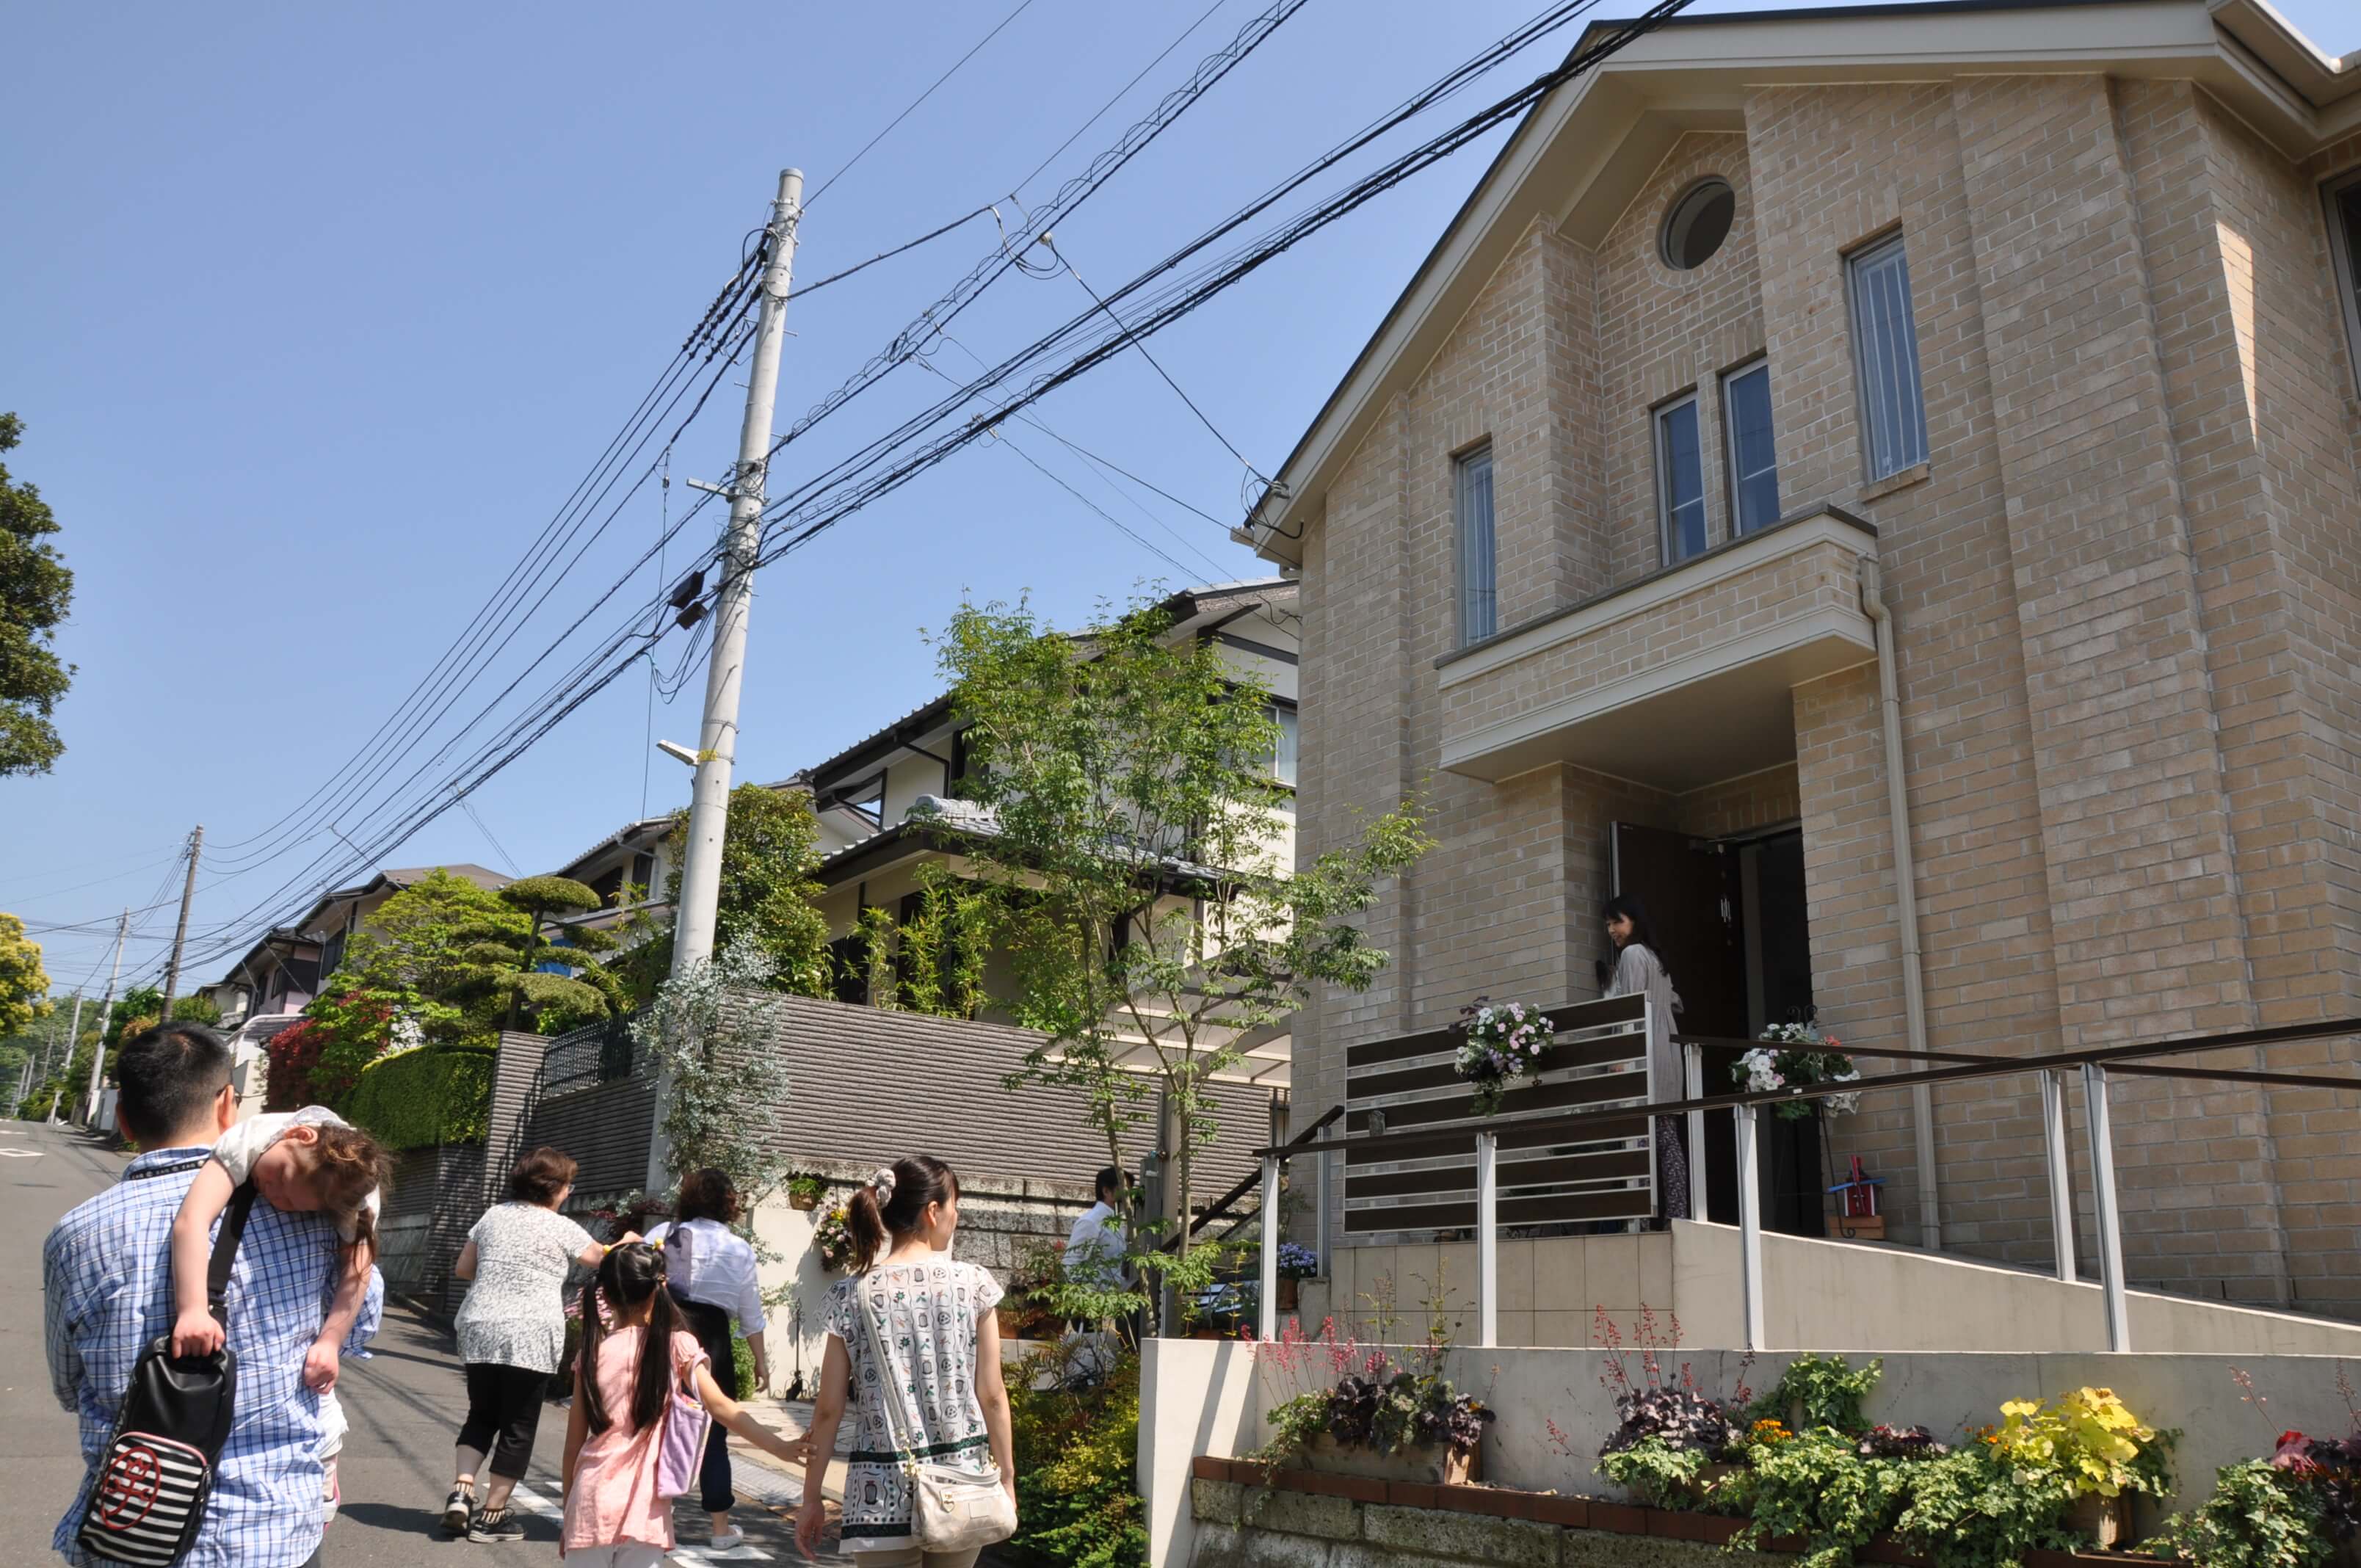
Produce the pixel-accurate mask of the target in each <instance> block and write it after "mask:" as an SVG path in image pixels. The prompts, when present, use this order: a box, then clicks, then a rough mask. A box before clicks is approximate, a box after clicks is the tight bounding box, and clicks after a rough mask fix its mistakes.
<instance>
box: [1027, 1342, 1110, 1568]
mask: <svg viewBox="0 0 2361 1568" xmlns="http://www.w3.org/2000/svg"><path fill="white" fill-rule="evenodd" d="M1072 1372H1073V1368H1072V1367H1071V1365H1069V1364H1068V1363H1067V1362H1066V1361H1065V1360H1064V1359H1063V1358H1062V1357H1060V1354H1059V1353H1057V1352H1056V1351H1048V1352H1044V1353H1043V1354H1040V1355H1038V1356H1034V1357H1031V1358H1028V1359H1027V1360H1025V1361H1022V1362H1019V1363H1017V1364H1016V1365H1015V1366H1012V1367H1011V1368H1009V1373H1008V1401H1009V1411H1010V1418H1011V1421H1012V1426H1013V1431H1012V1436H1013V1438H1014V1446H1015V1448H1016V1517H1017V1519H1018V1521H1019V1522H1018V1528H1017V1531H1016V1535H1015V1536H1014V1537H1013V1538H1011V1539H1010V1540H1009V1541H1008V1542H1007V1543H1006V1544H1005V1545H1003V1546H997V1547H994V1549H993V1554H994V1557H995V1558H998V1559H999V1560H1000V1561H1002V1562H1003V1563H1013V1564H1016V1565H1017V1568H1052V1565H1055V1568H1140V1565H1142V1564H1144V1563H1146V1562H1147V1561H1148V1524H1147V1517H1148V1511H1147V1505H1146V1504H1144V1503H1143V1502H1141V1500H1140V1497H1139V1482H1138V1475H1137V1455H1138V1453H1139V1361H1138V1358H1137V1356H1131V1355H1126V1356H1124V1357H1122V1358H1121V1359H1120V1360H1119V1361H1117V1362H1116V1363H1115V1365H1113V1366H1112V1367H1111V1368H1110V1369H1109V1370H1108V1372H1107V1374H1106V1376H1104V1378H1103V1379H1101V1380H1099V1381H1097V1382H1094V1383H1084V1382H1082V1380H1081V1379H1078V1378H1076V1377H1075V1376H1072V1375H1071V1374H1072Z"/></svg>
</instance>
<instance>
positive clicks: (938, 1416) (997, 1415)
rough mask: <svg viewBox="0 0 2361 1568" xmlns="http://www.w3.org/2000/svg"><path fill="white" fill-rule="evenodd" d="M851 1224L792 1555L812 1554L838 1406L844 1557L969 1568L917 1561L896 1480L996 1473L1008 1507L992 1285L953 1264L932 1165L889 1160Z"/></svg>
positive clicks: (904, 1483)
mask: <svg viewBox="0 0 2361 1568" xmlns="http://www.w3.org/2000/svg"><path fill="white" fill-rule="evenodd" d="M849 1210H850V1218H851V1230H852V1239H853V1277H852V1278H850V1279H847V1280H843V1281H841V1282H840V1283H839V1284H838V1285H837V1286H836V1287H835V1288H834V1289H833V1290H831V1291H830V1292H829V1302H828V1350H827V1354H826V1356H825V1358H824V1360H823V1361H822V1363H821V1366H820V1381H819V1398H818V1400H817V1401H816V1403H815V1404H814V1406H813V1409H812V1428H811V1434H810V1437H809V1439H808V1441H809V1443H810V1447H811V1456H810V1458H808V1459H807V1461H806V1462H805V1464H806V1466H807V1471H806V1475H805V1477H804V1501H803V1507H802V1508H801V1509H800V1510H798V1511H797V1513H796V1546H797V1547H798V1548H800V1549H801V1550H802V1552H803V1554H804V1555H805V1556H806V1557H811V1556H813V1554H814V1552H815V1551H816V1549H817V1548H818V1545H819V1537H820V1528H821V1525H822V1522H823V1517H824V1516H823V1514H822V1511H821V1507H820V1483H821V1482H822V1480H823V1479H825V1477H826V1475H827V1469H828V1456H829V1454H831V1453H834V1452H835V1450H836V1432H837V1428H838V1426H839V1425H840V1423H841V1422H842V1421H843V1420H844V1415H845V1409H846V1407H847V1406H848V1404H849V1405H850V1406H851V1409H852V1416H853V1436H852V1453H851V1463H850V1467H849V1469H848V1470H847V1472H846V1475H845V1482H844V1539H843V1549H844V1550H845V1551H846V1552H850V1553H851V1554H852V1557H853V1561H854V1562H855V1563H858V1564H859V1565H860V1568H970V1565H971V1564H972V1563H974V1562H975V1559H976V1556H977V1552H976V1551H975V1550H973V1549H971V1550H969V1551H966V1552H922V1551H921V1550H920V1549H919V1547H918V1544H917V1537H916V1536H915V1535H914V1534H913V1532H912V1526H911V1515H910V1499H911V1491H912V1488H911V1483H910V1477H909V1475H908V1473H907V1471H906V1468H905V1466H906V1465H907V1464H910V1463H912V1462H914V1461H917V1460H923V1461H925V1462H926V1463H927V1464H934V1465H947V1466H950V1467H952V1468H955V1469H960V1470H969V1471H972V1472H974V1473H975V1474H977V1475H990V1474H992V1473H993V1472H994V1470H997V1472H998V1474H999V1476H1000V1483H1001V1485H1002V1486H1005V1487H1006V1488H1007V1491H1008V1496H1009V1498H1010V1500H1011V1502H1012V1504H1013V1503H1014V1501H1015V1499H1016V1453H1015V1451H1014V1449H1013V1447H1012V1446H1011V1442H1010V1436H1009V1420H1008V1389H1007V1386H1006V1385H1005V1383H1003V1382H1002V1380H1001V1373H1000V1330H999V1327H998V1325H997V1322H996V1321H995V1320H994V1317H993V1308H994V1306H995V1305H997V1304H998V1302H999V1300H1000V1297H1001V1289H1000V1284H999V1282H998V1281H997V1280H995V1279H994V1278H993V1277H992V1276H991V1275H990V1274H988V1273H986V1272H985V1271H984V1270H983V1269H981V1268H979V1267H977V1266H975V1265H973V1264H972V1263H961V1262H959V1261H957V1260H956V1259H954V1258H953V1257H952V1256H951V1255H950V1253H951V1240H952V1237H953V1234H955V1233H956V1232H957V1230H958V1229H959V1178H958V1177H956V1176H954V1175H953V1174H951V1168H950V1167H949V1166H947V1165H945V1164H944V1163H943V1162H942V1161H940V1160H939V1159H934V1158H931V1157H928V1156H925V1155H919V1156H916V1157H912V1158H908V1159H898V1160H895V1162H894V1163H893V1164H892V1165H890V1166H887V1167H886V1168H884V1169H882V1170H880V1171H878V1172H877V1174H876V1175H875V1176H873V1177H872V1178H870V1180H869V1184H868V1185H867V1186H865V1187H863V1188H861V1189H859V1190H856V1191H855V1192H854V1193H853V1195H852V1199H851V1203H850V1205H849ZM881 1346H882V1347H884V1354H883V1356H882V1357H881V1354H880V1347H881ZM887 1400H892V1401H893V1402H894V1403H893V1406H892V1408H891V1409H888V1408H887V1406H886V1403H885V1402H886V1401H887ZM897 1434H899V1435H898V1436H897Z"/></svg>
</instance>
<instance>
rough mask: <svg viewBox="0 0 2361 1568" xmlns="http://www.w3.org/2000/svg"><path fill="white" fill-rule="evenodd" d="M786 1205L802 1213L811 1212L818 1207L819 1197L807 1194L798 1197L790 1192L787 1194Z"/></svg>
mask: <svg viewBox="0 0 2361 1568" xmlns="http://www.w3.org/2000/svg"><path fill="white" fill-rule="evenodd" d="M787 1207H788V1208H790V1209H794V1210H796V1211H798V1212H802V1213H806V1214H809V1213H813V1212H817V1211H818V1208H819V1197H818V1196H809V1195H807V1196H801V1197H799V1196H797V1195H796V1194H795V1193H793V1192H790V1193H788V1194H787Z"/></svg>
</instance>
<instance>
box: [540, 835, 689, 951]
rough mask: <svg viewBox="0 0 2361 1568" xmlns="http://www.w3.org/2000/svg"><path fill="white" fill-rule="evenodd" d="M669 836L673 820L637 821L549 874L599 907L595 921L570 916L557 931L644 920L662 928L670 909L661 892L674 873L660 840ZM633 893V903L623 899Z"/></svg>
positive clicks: (670, 906)
mask: <svg viewBox="0 0 2361 1568" xmlns="http://www.w3.org/2000/svg"><path fill="white" fill-rule="evenodd" d="M671 834H672V817H670V816H669V815H667V816H664V817H641V818H640V819H639V820H638V821H636V822H632V823H628V824H626V825H625V826H623V827H621V828H617V829H616V830H615V831H614V832H612V833H609V834H608V835H607V836H606V837H605V838H604V839H599V840H598V842H597V843H595V844H593V845H591V846H590V847H589V848H588V849H587V850H583V851H582V852H581V853H580V854H578V855H577V856H575V857H574V858H573V859H572V860H570V861H566V864H564V865H563V866H560V867H559V868H558V869H557V871H556V872H555V873H553V874H555V875H557V876H562V877H570V878H572V879H573V880H574V881H576V882H578V883H582V885H583V886H585V887H587V888H588V889H589V890H590V891H591V892H593V893H595V894H598V898H599V901H600V903H601V904H602V905H604V907H603V908H601V909H600V910H599V911H598V913H597V914H595V915H580V916H569V917H567V918H566V919H563V920H560V921H558V922H556V924H558V925H561V926H571V925H590V926H599V927H609V926H619V925H621V924H622V923H624V922H625V921H628V920H630V919H631V918H632V917H633V916H638V915H642V914H645V915H648V916H652V917H654V918H656V919H658V920H661V921H663V922H664V923H667V924H669V923H670V921H671V919H672V905H671V902H670V901H669V900H667V899H666V898H665V897H664V886H665V883H666V882H667V880H668V879H669V878H670V877H671V875H672V872H673V864H672V853H671V851H670V850H667V849H666V848H665V847H664V840H665V839H667V838H669V837H671ZM633 888H636V889H638V890H639V892H638V894H637V896H636V897H633V898H630V899H626V898H625V897H624V896H623V895H624V894H625V893H626V892H627V891H629V890H631V889H633Z"/></svg>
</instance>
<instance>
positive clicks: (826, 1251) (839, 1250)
mask: <svg viewBox="0 0 2361 1568" xmlns="http://www.w3.org/2000/svg"><path fill="white" fill-rule="evenodd" d="M812 1250H813V1251H814V1252H816V1253H818V1254H819V1261H820V1264H821V1266H823V1267H825V1268H827V1269H829V1270H830V1271H831V1272H834V1273H837V1274H841V1273H843V1272H844V1271H845V1270H846V1269H848V1268H851V1266H852V1214H851V1210H849V1209H847V1208H846V1207H845V1206H844V1205H843V1204H841V1203H839V1204H838V1205H837V1206H836V1207H835V1208H833V1209H830V1210H829V1212H827V1213H825V1214H823V1215H821V1216H820V1221H819V1223H818V1224H817V1225H815V1226H813V1227H812Z"/></svg>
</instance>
